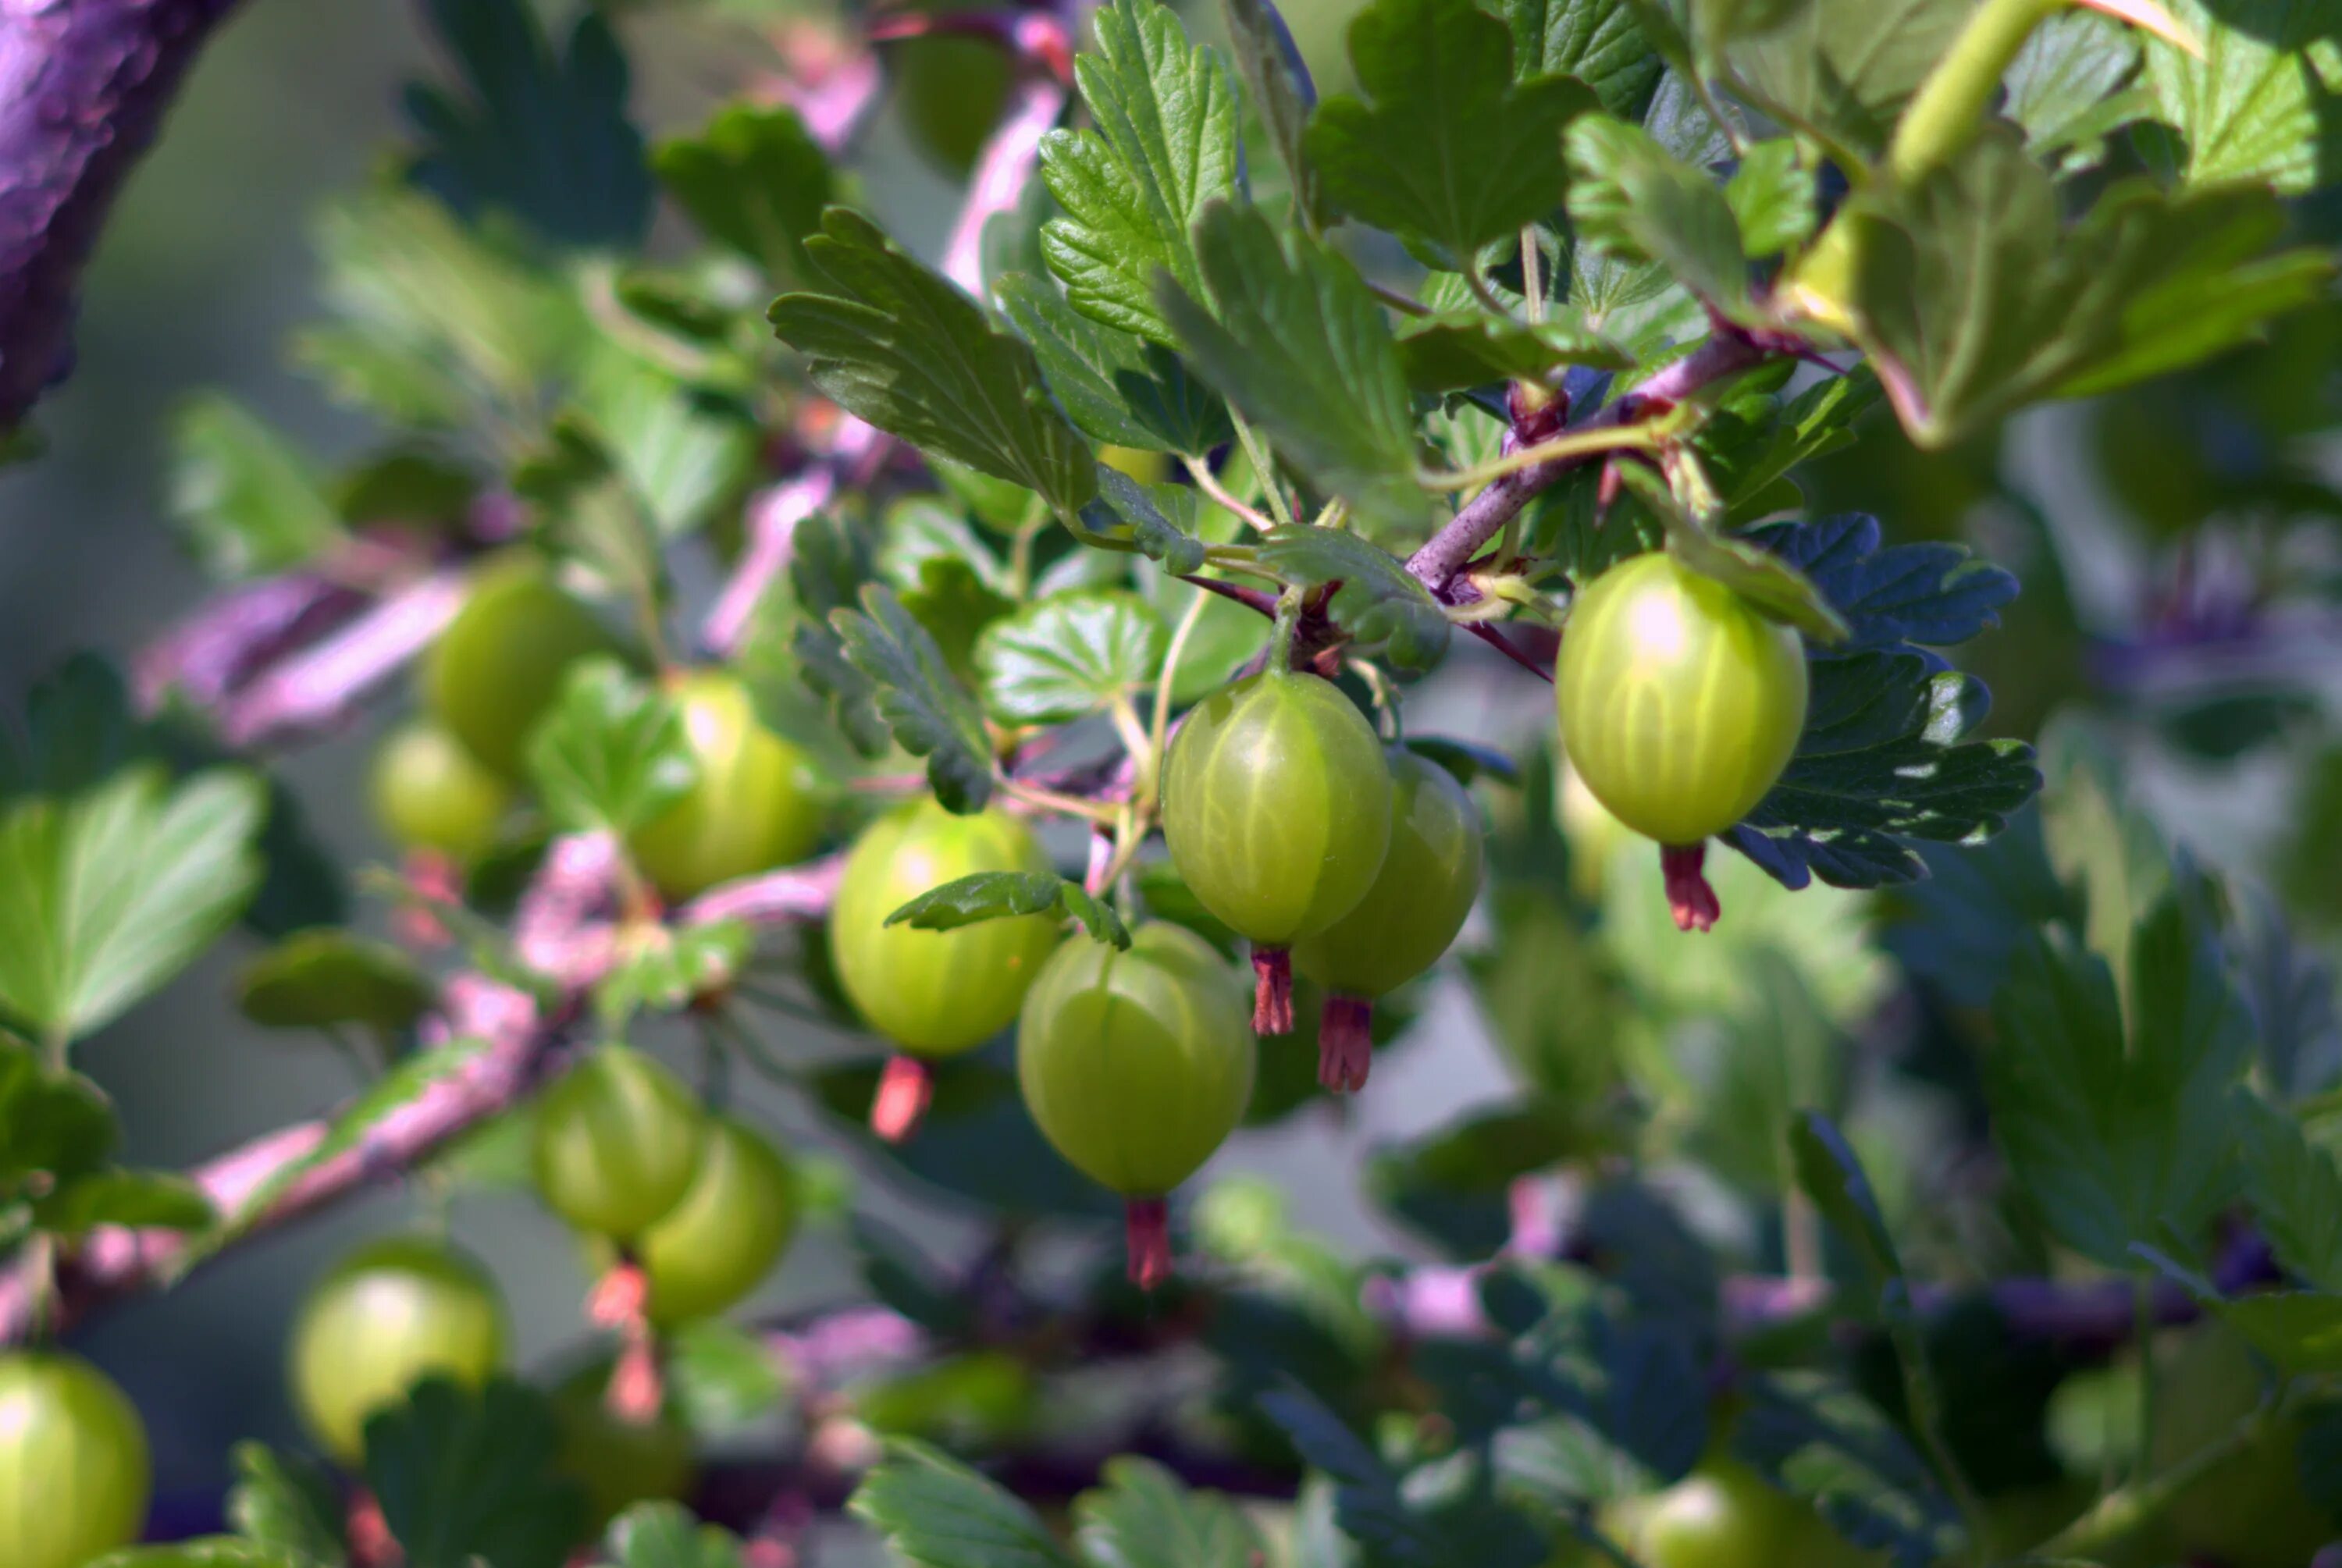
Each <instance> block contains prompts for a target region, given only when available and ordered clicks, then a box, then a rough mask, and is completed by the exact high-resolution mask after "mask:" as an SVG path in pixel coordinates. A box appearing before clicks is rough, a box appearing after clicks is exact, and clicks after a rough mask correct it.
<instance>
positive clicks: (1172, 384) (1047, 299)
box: [995, 273, 1234, 457]
mask: <svg viewBox="0 0 2342 1568" xmlns="http://www.w3.org/2000/svg"><path fill="white" fill-rule="evenodd" d="M995 292H996V294H997V295H999V297H1000V308H1001V310H1002V311H1003V312H1004V313H1005V314H1006V315H1007V317H1008V319H1009V320H1010V321H1011V322H1013V323H1015V324H1016V330H1017V331H1018V332H1020V333H1022V334H1023V335H1024V336H1025V341H1026V342H1027V343H1029V344H1031V345H1033V353H1034V355H1035V357H1036V358H1037V359H1038V360H1039V361H1040V365H1041V374H1042V375H1045V376H1046V377H1047V378H1048V382H1049V390H1050V391H1052V392H1054V393H1056V394H1057V401H1058V402H1060V403H1062V404H1065V405H1066V414H1067V415H1068V416H1069V417H1071V418H1072V420H1073V422H1074V423H1075V424H1077V425H1079V426H1081V428H1082V429H1083V431H1084V432H1086V434H1091V435H1094V436H1096V437H1097V438H1098V439H1099V440H1100V441H1106V442H1111V443H1113V444H1116V445H1117V446H1132V447H1136V448H1139V449H1140V450H1142V451H1148V452H1182V453H1186V454H1188V455H1189V456H1193V457H1201V456H1202V455H1204V454H1206V453H1207V452H1209V451H1210V450H1211V449H1212V448H1213V447H1215V446H1218V445H1221V444H1224V443H1226V442H1227V441H1228V440H1230V439H1232V437H1233V434H1234V432H1233V431H1232V430H1231V428H1230V426H1229V424H1228V412H1227V408H1226V405H1225V404H1222V403H1221V402H1220V400H1219V399H1218V398H1217V397H1216V396H1214V395H1213V394H1212V392H1211V389H1210V388H1208V387H1206V386H1204V385H1201V384H1200V383H1198V382H1197V381H1196V379H1195V378H1194V377H1193V376H1191V375H1188V374H1187V367H1186V365H1182V364H1181V363H1180V361H1179V356H1178V355H1176V354H1173V353H1172V352H1171V351H1170V350H1169V349H1167V348H1165V347H1164V346H1163V345H1160V344H1156V343H1149V342H1147V341H1146V339H1144V338H1141V337H1135V336H1133V335H1131V334H1129V333H1126V332H1122V331H1118V330H1116V328H1114V327H1110V326H1104V325H1099V324H1098V323H1097V322H1095V321H1093V320H1091V319H1090V318H1089V317H1088V316H1086V315H1082V314H1081V313H1080V312H1078V311H1076V310H1075V309H1074V308H1073V307H1072V306H1071V305H1067V304H1066V302H1065V300H1064V299H1063V298H1061V297H1060V296H1059V295H1058V294H1057V291H1056V289H1055V288H1054V287H1052V286H1051V285H1049V284H1047V283H1046V282H1044V281H1042V280H1041V279H1039V278H1036V277H1029V276H1026V275H1024V274H1021V273H1013V274H1011V275H1008V276H1006V277H1004V278H1002V279H1001V280H1000V282H999V284H998V285H996V290H995Z"/></svg>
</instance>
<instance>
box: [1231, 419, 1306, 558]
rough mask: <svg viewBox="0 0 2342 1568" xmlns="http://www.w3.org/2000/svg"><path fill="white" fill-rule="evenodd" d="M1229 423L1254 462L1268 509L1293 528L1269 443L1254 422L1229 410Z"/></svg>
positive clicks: (1291, 508) (1279, 520) (1282, 522)
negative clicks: (1261, 435) (1254, 425)
mask: <svg viewBox="0 0 2342 1568" xmlns="http://www.w3.org/2000/svg"><path fill="white" fill-rule="evenodd" d="M1228 423H1230V424H1234V425H1235V426H1236V439H1237V440H1238V441H1240V442H1242V443H1243V444H1244V449H1245V455H1246V457H1248V458H1250V459H1251V460H1252V472H1253V476H1254V477H1255V478H1256V479H1258V480H1259V481H1260V493H1261V494H1263V495H1264V496H1266V497H1267V499H1268V509H1269V511H1270V512H1271V513H1272V514H1275V516H1276V521H1277V522H1278V524H1281V525H1283V526H1285V527H1287V528H1290V527H1292V526H1293V507H1292V506H1291V504H1288V503H1287V502H1286V499H1285V487H1284V486H1283V485H1281V484H1277V482H1276V458H1275V457H1273V456H1271V455H1270V454H1269V450H1268V443H1266V441H1263V440H1262V439H1261V438H1260V432H1258V431H1257V430H1255V429H1254V428H1253V427H1252V421H1250V420H1248V419H1246V417H1245V416H1244V415H1243V414H1238V413H1237V412H1236V410H1235V409H1234V408H1233V407H1231V408H1230V409H1229V410H1228Z"/></svg>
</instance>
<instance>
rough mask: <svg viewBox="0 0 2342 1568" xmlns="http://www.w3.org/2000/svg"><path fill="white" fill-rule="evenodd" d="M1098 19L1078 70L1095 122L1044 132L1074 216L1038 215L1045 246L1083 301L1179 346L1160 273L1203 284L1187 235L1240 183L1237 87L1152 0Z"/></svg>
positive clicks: (1046, 162) (1112, 8) (1048, 162)
mask: <svg viewBox="0 0 2342 1568" xmlns="http://www.w3.org/2000/svg"><path fill="white" fill-rule="evenodd" d="M1094 25H1095V26H1096V35H1097V49H1096V53H1094V54H1086V55H1082V56H1080V57H1079V58H1078V59H1076V61H1075V62H1074V72H1075V75H1076V79H1077V80H1078V81H1079V82H1080V84H1081V90H1082V101H1083V103H1085V104H1086V105H1088V106H1089V111H1090V114H1091V115H1092V117H1093V118H1094V120H1095V121H1096V129H1095V130H1092V131H1052V132H1051V133H1049V135H1046V136H1045V137H1043V138H1042V141H1041V179H1042V181H1043V183H1044V184H1046V185H1047V186H1048V188H1049V193H1050V195H1054V196H1056V198H1057V205H1059V206H1061V207H1063V208H1065V211H1066V215H1065V216H1063V217H1060V218H1052V219H1051V220H1050V221H1049V222H1048V223H1046V224H1045V225H1042V228H1041V251H1042V254H1043V255H1045V256H1046V257H1047V259H1048V264H1049V268H1050V270H1051V271H1052V272H1055V273H1056V275H1057V276H1058V277H1059V278H1060V279H1062V280H1064V283H1065V285H1066V298H1067V299H1068V300H1069V301H1070V302H1071V303H1072V305H1073V306H1074V308H1075V309H1076V310H1078V311H1080V312H1081V313H1082V314H1083V315H1087V316H1090V317H1092V318H1093V319H1095V320H1097V321H1100V322H1103V323H1105V324H1106V325H1108V326H1111V327H1114V328H1116V329H1117V330H1119V331H1123V332H1128V333H1136V335H1139V336H1140V337H1143V338H1146V339H1148V340H1150V341H1151V342H1155V343H1159V344H1162V345H1166V346H1167V347H1175V348H1176V347H1177V346H1178V339H1177V338H1176V337H1175V336H1174V335H1173V330H1172V324H1171V323H1170V322H1168V321H1167V320H1166V319H1165V314H1164V312H1163V311H1162V310H1161V309H1160V308H1159V307H1158V306H1157V304H1156V286H1157V285H1156V276H1157V275H1158V274H1165V273H1167V274H1168V275H1170V276H1171V278H1172V280H1173V281H1174V282H1175V283H1176V285H1178V286H1179V287H1181V288H1183V289H1185V290H1186V292H1187V293H1188V294H1190V295H1201V294H1202V293H1203V287H1202V281H1201V280H1202V276H1203V275H1202V273H1201V272H1200V271H1199V270H1198V267H1197V262H1196V246H1195V244H1194V243H1193V241H1192V240H1191V239H1190V238H1189V234H1190V231H1191V230H1192V229H1193V227H1194V225H1195V224H1196V220H1197V218H1198V217H1199V216H1200V215H1202V214H1203V212H1204V210H1205V208H1206V206H1207V205H1209V204H1211V203H1213V202H1216V201H1222V200H1226V199H1227V198H1228V197H1230V196H1233V195H1236V191H1237V189H1238V178H1239V174H1240V171H1241V169H1242V165H1243V160H1242V157H1241V155H1240V150H1239V148H1238V145H1237V136H1236V90H1235V88H1234V86H1233V85H1231V84H1230V83H1229V81H1228V77H1227V72H1226V68H1225V67H1224V66H1222V65H1220V63H1219V61H1218V60H1217V59H1216V58H1215V57H1214V55H1213V54H1212V52H1211V51H1210V50H1208V49H1206V48H1205V47H1203V46H1202V45H1190V44H1189V43H1188V41H1187V34H1186V29H1185V28H1184V27H1182V26H1181V25H1180V24H1179V18H1178V16H1177V15H1176V14H1175V13H1174V12H1173V11H1172V10H1171V9H1170V7H1168V6H1166V5H1157V4H1156V3H1155V0H1114V4H1113V5H1107V6H1104V7H1101V8H1100V9H1099V11H1098V12H1097V13H1096V17H1095V21H1094Z"/></svg>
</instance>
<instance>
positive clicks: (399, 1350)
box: [292, 1236, 508, 1464]
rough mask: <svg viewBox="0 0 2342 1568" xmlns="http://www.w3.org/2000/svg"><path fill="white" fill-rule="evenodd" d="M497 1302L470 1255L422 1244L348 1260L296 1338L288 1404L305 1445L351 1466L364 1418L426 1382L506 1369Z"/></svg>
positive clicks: (312, 1296)
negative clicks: (303, 1430)
mask: <svg viewBox="0 0 2342 1568" xmlns="http://www.w3.org/2000/svg"><path fill="white" fill-rule="evenodd" d="M507 1341H508V1335H507V1333H506V1329H505V1309H504V1303H503V1301H502V1299H501V1298H500V1297H499V1296H498V1295H497V1293H496V1287H495V1282H494V1281H493V1280H491V1279H490V1278H489V1277H488V1274H487V1272H486V1271H485V1269H483V1268H481V1267H480V1265H479V1264H478V1263H475V1262H474V1261H473V1260H472V1259H471V1258H470V1257H469V1256H467V1255H466V1254H465V1253H460V1252H457V1251H455V1249H453V1248H451V1247H447V1246H443V1245H441V1244H440V1243H436V1242H433V1241H428V1240H425V1239H424V1238H422V1237H420V1236H390V1237H385V1239H383V1240H381V1241H377V1242H373V1243H368V1244H367V1245H365V1246H363V1247H360V1248H359V1249H358V1250H357V1251H356V1252H355V1253H351V1254H350V1255H349V1256H348V1257H346V1258H345V1259H343V1260H342V1261H341V1262H340V1263H337V1264H335V1266H334V1268H333V1269H332V1270H331V1271H330V1272H329V1273H326V1275H325V1277H324V1278H323V1279H321V1280H319V1281H318V1282H317V1283H316V1284H315V1286H313V1287H312V1288H311V1289H310V1292H309V1295H308V1299H307V1300H306V1301H305V1303H303V1304H302V1307H301V1316H300V1320H299V1322H298V1323H295V1325H294V1329H293V1345H292V1382H293V1400H294V1404H295V1408H296V1409H297V1410H298V1411H299V1413H300V1416H301V1421H302V1424H303V1425H304V1426H305V1427H307V1428H308V1431H309V1435H310V1436H311V1437H313V1438H315V1440H316V1441H317V1443H318V1444H319V1445H320V1446H322V1447H323V1448H324V1449H325V1451H326V1452H327V1453H331V1454H332V1455H333V1456H334V1457H335V1458H336V1459H338V1460H340V1461H342V1462H343V1463H345V1464H355V1463H357V1462H358V1460H359V1459H360V1457H361V1456H363V1455H364V1453H365V1422H366V1417H368V1416H369V1415H372V1414H373V1413H375V1412H376V1411H378V1410H381V1409H382V1408H384V1407H385V1406H386V1405H393V1404H396V1403H399V1402H400V1401H401V1400H403V1399H405V1397H406V1393H407V1391H408V1390H409V1389H411V1388H413V1387H414V1386H415V1384H416V1383H420V1382H421V1381H422V1380H423V1379H425V1378H426V1377H431V1376H435V1375H437V1376H445V1377H449V1378H453V1379H455V1381H456V1382H458V1383H484V1382H485V1381H486V1380H487V1378H488V1376H489V1374H491V1373H494V1372H495V1370H496V1369H497V1368H498V1367H499V1366H501V1365H503V1364H504V1360H505V1351H506V1346H507Z"/></svg>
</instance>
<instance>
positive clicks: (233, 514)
mask: <svg viewBox="0 0 2342 1568" xmlns="http://www.w3.org/2000/svg"><path fill="white" fill-rule="evenodd" d="M168 484H169V491H170V509H171V516H172V520H173V521H174V522H175V523H176V524H178V526H179V528H180V531H181V532H182V533H183V534H185V537H186V540H187V542H188V544H190V545H191V546H192V547H193V549H194V551H195V556H196V558H197V559H198V560H199V561H201V562H202V563H203V565H204V569H205V571H207V572H209V573H210V574H212V575H213V576H215V577H221V578H236V577H257V576H264V575H266V574H269V573H272V572H282V571H285V570H287V569H288V568H291V567H294V566H298V565H300V564H302V563H303V562H305V561H308V560H311V559H314V558H315V556H316V555H318V554H321V553H323V552H324V551H325V550H326V549H328V548H330V547H331V546H332V545H333V544H335V542H336V541H338V540H339V539H340V538H341V537H342V524H341V519H340V518H339V516H337V515H336V514H335V508H334V504H333V503H332V501H331V500H330V499H328V498H327V496H326V494H325V484H324V482H323V480H322V479H321V477H320V476H319V474H318V473H317V469H316V465H315V464H314V463H313V462H312V461H311V460H310V458H309V457H308V455H307V454H305V453H304V452H302V451H301V450H300V449H299V448H297V447H295V445H294V444H292V443H291V442H290V441H289V440H287V439H286V438H285V436H284V435H283V434H281V433H279V432H278V431H276V430H275V429H274V428H273V427H271V426H270V425H268V424H265V423H263V422H262V421H261V420H260V419H259V418H258V417H257V416H256V415H255V414H253V413H252V412H251V411H250V410H249V409H247V408H245V406H244V405H243V404H240V403H237V402H236V401H235V399H233V398H231V397H228V396H226V395H225V394H219V393H205V394H198V395H196V396H195V397H194V398H191V399H189V400H188V401H187V402H186V403H185V404H181V405H180V406H179V408H178V410H177V411H176V412H175V414H173V415H172V418H171V473H170V477H169V481H168Z"/></svg>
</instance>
